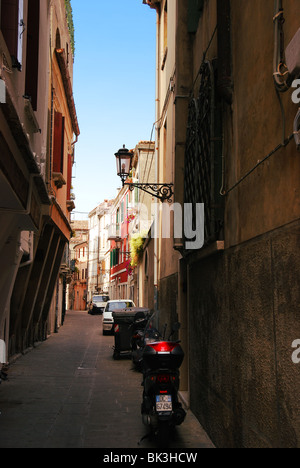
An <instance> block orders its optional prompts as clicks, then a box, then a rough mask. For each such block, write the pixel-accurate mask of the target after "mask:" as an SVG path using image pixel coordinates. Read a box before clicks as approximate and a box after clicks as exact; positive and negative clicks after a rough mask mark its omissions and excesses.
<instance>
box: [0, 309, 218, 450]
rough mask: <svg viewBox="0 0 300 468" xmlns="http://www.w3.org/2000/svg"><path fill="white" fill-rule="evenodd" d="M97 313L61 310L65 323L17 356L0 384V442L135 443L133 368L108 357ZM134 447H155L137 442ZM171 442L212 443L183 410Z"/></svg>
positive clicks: (137, 377)
mask: <svg viewBox="0 0 300 468" xmlns="http://www.w3.org/2000/svg"><path fill="white" fill-rule="evenodd" d="M113 344H114V338H113V337H110V336H102V325H101V317H99V316H90V315H88V314H87V313H86V312H73V311H72V312H68V313H67V316H66V321H65V325H64V326H63V327H62V328H61V329H60V331H59V333H58V334H56V335H53V336H51V337H50V338H49V340H48V341H46V342H44V343H42V344H41V345H40V346H38V347H37V348H35V349H34V350H32V351H31V352H29V353H28V354H26V355H25V356H22V357H21V358H20V359H18V360H17V361H16V362H15V363H14V364H13V365H11V367H10V369H9V380H8V381H5V382H2V384H1V386H0V412H1V415H0V448H138V442H139V440H140V439H141V438H142V437H143V436H144V435H145V434H146V428H145V426H143V424H142V422H141V416H140V403H141V396H142V387H141V374H140V373H138V372H136V371H135V370H133V368H132V365H131V361H130V360H128V359H122V360H121V361H114V360H113V359H112V346H113ZM140 447H141V448H155V447H156V444H155V441H153V440H152V441H151V440H145V441H143V442H142V444H141V445H140ZM171 447H173V448H183V447H184V448H212V447H213V445H212V444H211V442H210V440H209V439H208V437H207V435H206V434H205V432H204V431H203V429H202V428H201V426H200V425H199V424H198V422H197V420H196V418H195V417H194V416H193V415H192V414H191V413H190V412H189V413H188V416H187V419H186V422H185V423H184V425H182V426H181V427H180V428H178V429H177V431H176V438H175V440H174V441H173V442H172V444H171Z"/></svg>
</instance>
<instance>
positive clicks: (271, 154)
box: [221, 133, 294, 196]
mask: <svg viewBox="0 0 300 468" xmlns="http://www.w3.org/2000/svg"><path fill="white" fill-rule="evenodd" d="M293 139H294V133H292V134H291V135H290V136H289V137H288V138H287V139H286V140H285V141H284V142H282V143H280V144H279V145H278V146H276V148H274V149H273V150H272V151H271V152H270V153H269V154H268V155H267V156H265V157H264V158H263V159H262V160H261V161H259V162H258V163H257V164H255V166H254V167H253V168H252V169H251V170H250V171H248V172H247V173H246V174H245V175H244V176H243V177H242V178H241V179H239V180H238V181H237V182H236V183H235V184H234V185H233V186H232V187H231V188H230V189H228V190H226V191H223V193H221V195H223V196H227V195H228V194H229V193H230V192H232V191H233V190H234V189H235V188H236V187H238V186H239V185H240V184H241V183H242V182H243V181H244V180H245V179H247V178H248V177H249V176H250V175H251V174H252V173H253V172H254V171H255V170H256V169H257V168H258V167H259V166H261V165H262V164H263V163H265V162H266V161H267V160H268V159H270V157H271V156H273V154H275V153H277V152H278V151H279V150H280V149H281V148H285V147H286V146H287V145H288V144H289V143H290V142H291V141H292V140H293Z"/></svg>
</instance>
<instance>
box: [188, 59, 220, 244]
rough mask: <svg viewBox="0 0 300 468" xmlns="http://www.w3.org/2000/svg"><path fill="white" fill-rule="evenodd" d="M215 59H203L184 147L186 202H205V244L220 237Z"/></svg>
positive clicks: (217, 99) (217, 109)
mask: <svg viewBox="0 0 300 468" xmlns="http://www.w3.org/2000/svg"><path fill="white" fill-rule="evenodd" d="M216 75H217V60H215V61H213V62H210V61H204V62H203V63H202V66H201V69H200V80H201V81H200V88H199V93H198V96H195V95H193V96H191V99H190V103H189V117H188V125H187V138H186V151H185V184H184V197H185V203H192V204H193V229H194V230H195V229H196V219H195V213H196V204H197V203H204V209H205V244H204V247H205V246H207V245H209V244H211V243H213V242H215V241H217V240H223V224H224V200H223V197H222V196H221V194H220V187H221V185H222V114H221V103H220V100H219V98H218V96H217V93H216V82H217V81H216Z"/></svg>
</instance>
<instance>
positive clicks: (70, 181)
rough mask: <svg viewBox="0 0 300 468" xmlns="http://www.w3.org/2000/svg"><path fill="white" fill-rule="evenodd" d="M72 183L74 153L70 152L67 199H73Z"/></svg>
mask: <svg viewBox="0 0 300 468" xmlns="http://www.w3.org/2000/svg"><path fill="white" fill-rule="evenodd" d="M71 184H72V155H71V154H68V175H67V200H71Z"/></svg>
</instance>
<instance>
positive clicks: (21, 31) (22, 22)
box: [17, 0, 25, 69]
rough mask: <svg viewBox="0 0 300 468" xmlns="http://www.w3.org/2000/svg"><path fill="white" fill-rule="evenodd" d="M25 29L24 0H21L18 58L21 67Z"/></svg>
mask: <svg viewBox="0 0 300 468" xmlns="http://www.w3.org/2000/svg"><path fill="white" fill-rule="evenodd" d="M24 31H25V24H24V0H19V16H18V37H17V39H18V53H17V60H18V64H19V68H20V69H21V67H22V61H23V36H24Z"/></svg>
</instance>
